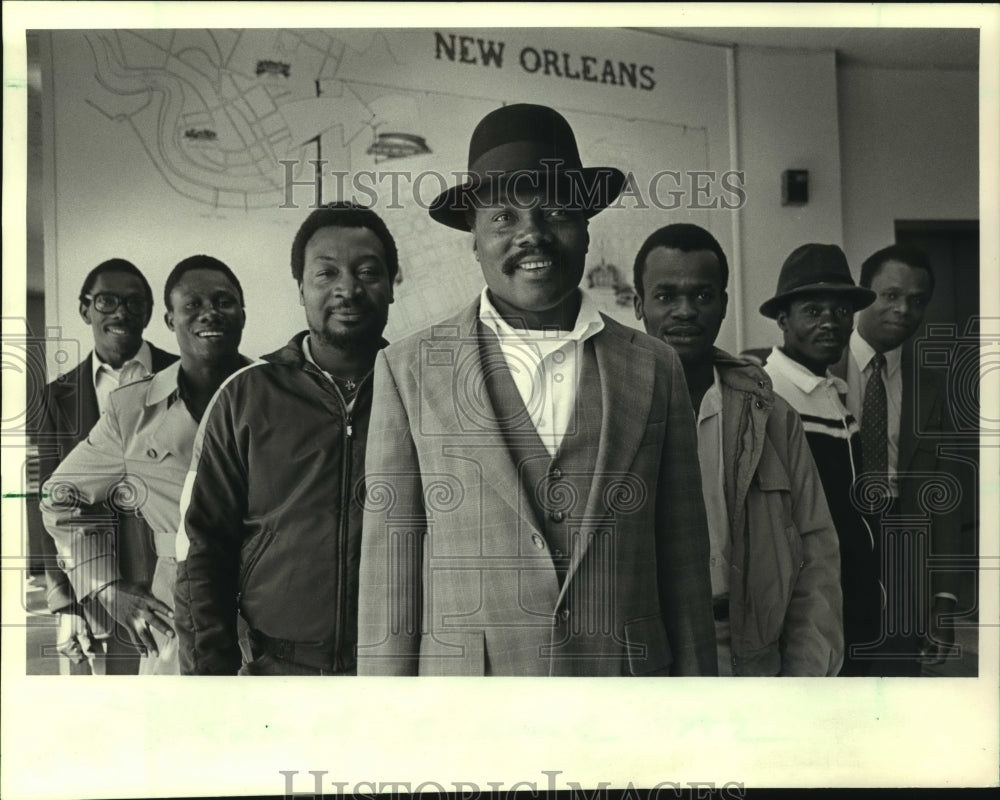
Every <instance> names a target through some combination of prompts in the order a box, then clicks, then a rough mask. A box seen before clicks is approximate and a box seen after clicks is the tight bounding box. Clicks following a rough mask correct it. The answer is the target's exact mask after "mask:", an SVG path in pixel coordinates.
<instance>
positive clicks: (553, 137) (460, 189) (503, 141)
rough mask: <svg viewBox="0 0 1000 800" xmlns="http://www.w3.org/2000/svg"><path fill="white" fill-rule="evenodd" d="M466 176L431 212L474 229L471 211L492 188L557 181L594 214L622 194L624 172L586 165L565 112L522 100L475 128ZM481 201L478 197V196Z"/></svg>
mask: <svg viewBox="0 0 1000 800" xmlns="http://www.w3.org/2000/svg"><path fill="white" fill-rule="evenodd" d="M468 173H469V175H468V177H467V178H466V180H465V182H464V183H462V184H460V185H458V186H452V187H451V188H450V189H448V190H447V191H445V192H442V193H441V194H440V195H438V196H437V198H435V200H434V202H433V203H431V207H430V214H431V218H432V219H434V220H435V221H437V222H440V223H441V224H442V225H447V226H449V227H451V228H457V229H458V230H460V231H467V230H470V228H469V223H468V221H467V219H466V212H468V211H471V210H472V209H474V208H476V206H477V204H482V203H483V202H485V199H484V198H485V197H486V196H488V194H489V192H490V191H491V190H493V189H497V188H500V187H502V186H509V187H510V188H511V191H512V192H514V193H515V196H517V193H518V187H522V186H523V187H528V186H542V185H544V186H546V187H547V186H549V185H550V184H553V185H555V186H558V187H559V190H560V191H561V192H563V193H564V196H565V197H567V198H568V200H569V202H570V204H571V205H574V206H576V207H579V208H580V209H581V210H582V211H583V214H584V216H585V217H586V218H587V219H589V218H590V217H592V216H594V215H595V214H597V213H598V212H600V211H603V210H604V209H605V208H607V207H608V206H609V205H611V203H612V202H614V199H615V198H616V197H618V195H619V193H620V192H621V190H622V186H624V184H625V175H624V174H622V172H621V170H619V169H615V168H614V167H584V166H583V165H582V164H581V163H580V152H579V150H577V147H576V137H575V136H574V135H573V129H572V128H571V127H570V126H569V123H568V122H567V121H566V118H565V117H563V116H562V114H560V113H559V112H558V111H556V110H555V109H552V108H549V107H547V106H538V105H531V104H528V103H518V104H516V105H511V106H503V107H502V108H498V109H496V110H495V111H491V112H490V113H489V114H487V115H486V116H485V117H483V119H482V120H481V121H480V123H479V124H478V125H477V126H476V129H475V130H474V131H473V132H472V140H471V141H470V142H469V168H468ZM477 201H478V202H477Z"/></svg>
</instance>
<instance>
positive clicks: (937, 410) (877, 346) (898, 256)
mask: <svg viewBox="0 0 1000 800" xmlns="http://www.w3.org/2000/svg"><path fill="white" fill-rule="evenodd" d="M860 283H861V285H862V286H867V287H869V288H870V289H871V290H872V291H873V292H874V293H875V302H873V303H872V304H871V305H870V306H868V307H867V308H866V309H864V310H863V311H861V312H860V313H859V314H858V318H857V329H856V330H855V331H854V332H853V333H852V334H851V339H850V346H849V347H848V348H846V349H845V351H844V356H843V358H841V359H840V361H839V362H838V363H837V364H836V365H834V367H833V368H832V369H833V372H834V374H836V375H838V376H840V377H841V378H843V379H844V380H846V381H847V387H848V392H847V407H848V408H849V409H850V411H851V413H852V414H853V415H854V417H855V419H857V420H858V423H859V425H860V426H861V438H862V443H863V446H862V451H863V461H864V471H865V472H866V473H873V474H876V475H879V476H884V479H885V485H886V487H887V489H888V493H889V496H890V498H891V502H890V505H889V508H888V509H886V515H885V516H886V517H889V518H891V517H911V518H913V517H922V516H924V515H925V514H927V511H926V509H925V507H924V505H923V503H922V502H921V497H920V495H921V494H922V493H923V491H924V489H925V485H926V484H925V481H927V480H928V477H929V476H934V475H938V474H941V473H945V474H947V473H954V472H955V462H954V461H951V460H949V459H947V458H944V457H941V456H940V455H939V454H938V452H937V445H938V443H939V442H940V441H941V436H942V435H946V434H948V433H950V432H951V431H952V430H953V428H952V423H951V420H950V414H949V410H948V391H947V387H946V386H945V385H944V382H943V381H942V380H941V379H940V376H938V375H936V373H935V371H934V370H927V369H923V370H921V369H918V368H917V364H916V359H915V357H914V353H913V346H912V342H913V336H914V334H916V332H917V330H918V329H919V327H920V325H921V323H922V322H923V319H924V313H925V312H926V310H927V306H928V304H929V303H930V301H931V298H932V296H933V294H934V272H933V271H932V269H931V263H930V260H929V259H928V257H927V255H926V254H925V253H924V252H923V251H921V250H920V249H918V248H915V247H912V246H908V245H899V244H896V245H890V246H889V247H885V248H883V249H881V250H879V251H878V252H876V253H873V254H872V255H871V256H870V257H869V258H867V259H866V260H865V262H864V263H863V264H862V265H861V276H860ZM960 512H961V508H960V507H959V505H957V504H955V505H954V507H953V508H951V510H949V511H947V512H945V513H940V512H939V511H937V510H934V512H932V513H931V514H930V517H931V522H932V524H931V528H930V535H931V544H930V550H931V552H932V553H934V554H935V555H959V554H961V552H962V550H963V548H962V542H961V513H960ZM880 522H881V519H880V518H878V517H876V518H875V519H874V524H875V525H876V526H879V523H880ZM877 544H878V545H879V547H878V548H877V549H878V550H879V551H881V550H882V546H883V545H884V542H883V541H882V537H877ZM887 558H888V555H887V554H883V558H882V560H883V561H885V560H886V559H887ZM915 561H916V560H915V559H912V560H910V561H909V562H907V564H906V566H904V567H903V570H904V571H899V568H898V567H897V566H896V565H890V564H888V563H884V564H883V567H882V572H883V574H892V575H893V577H894V578H895V580H894V581H893V585H892V587H891V588H892V590H893V591H896V592H898V595H897V596H896V597H895V598H892V599H893V600H894V601H895V602H894V604H898V605H900V606H905V605H906V601H905V598H906V597H913V598H919V599H920V600H922V601H926V602H927V606H926V610H925V612H923V613H926V614H927V616H928V624H927V625H924V624H922V623H923V619H921V620H919V622H918V624H912V622H911V621H910V620H907V621H906V623H907V624H905V625H896V626H893V627H895V628H896V630H886V631H885V632H884V641H883V643H882V646H881V649H880V656H881V657H880V658H879V660H878V662H877V663H875V664H874V669H875V670H876V674H878V675H904V676H918V675H920V674H921V671H922V661H927V662H928V663H938V662H940V661H941V660H943V659H944V657H945V655H946V654H947V652H948V650H949V648H950V645H951V644H952V642H953V641H954V636H955V634H954V629H953V628H951V627H950V625H946V624H944V620H945V619H946V615H948V614H954V613H955V611H956V609H957V599H958V598H957V592H958V586H957V581H956V577H957V573H955V572H948V571H935V572H934V573H933V574H932V576H931V582H932V586H931V587H930V589H931V591H927V590H926V589H924V588H922V587H923V585H924V584H925V582H926V581H927V577H926V576H925V575H922V574H919V569H920V567H917V568H914V566H913V564H914V563H915ZM932 595H933V596H932ZM921 631H927V633H926V635H925V636H923V637H922V636H921ZM922 656H923V658H922Z"/></svg>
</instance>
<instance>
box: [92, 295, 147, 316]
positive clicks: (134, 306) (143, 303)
mask: <svg viewBox="0 0 1000 800" xmlns="http://www.w3.org/2000/svg"><path fill="white" fill-rule="evenodd" d="M84 298H85V299H87V300H90V301H92V302H93V304H94V308H96V309H97V310H98V311H100V312H101V313H102V314H110V313H112V312H113V311H115V310H116V309H117V308H118V306H120V305H124V306H125V310H126V311H128V313H129V314H135V315H136V316H139V315H141V314H145V313H146V312H147V311H149V308H150V302H149V300H147V299H146V298H145V297H142V296H141V295H138V294H133V295H129V296H128V297H122V296H121V295H118V294H115V293H114V292H98V293H97V294H85V295H84Z"/></svg>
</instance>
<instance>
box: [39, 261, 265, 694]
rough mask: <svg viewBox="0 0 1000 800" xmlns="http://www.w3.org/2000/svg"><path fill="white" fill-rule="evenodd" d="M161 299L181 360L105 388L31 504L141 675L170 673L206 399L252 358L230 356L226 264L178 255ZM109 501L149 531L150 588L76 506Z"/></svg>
mask: <svg viewBox="0 0 1000 800" xmlns="http://www.w3.org/2000/svg"><path fill="white" fill-rule="evenodd" d="M163 299H164V303H165V304H166V308H167V311H166V314H165V315H164V320H165V322H166V324H167V327H168V328H169V329H170V330H171V331H173V332H174V334H175V335H176V336H177V345H178V347H179V349H180V351H181V357H180V361H178V362H175V363H174V364H172V365H171V366H169V367H167V368H166V369H164V370H163V371H161V372H158V373H156V374H155V375H152V376H150V377H148V378H145V379H143V380H141V381H138V382H137V383H133V384H131V385H129V386H126V387H122V388H121V389H118V390H117V391H115V392H112V393H111V395H110V397H109V398H108V406H107V410H106V413H105V414H103V415H102V416H101V419H100V421H99V422H98V423H97V425H96V426H95V427H94V429H93V430H92V431H91V432H90V434H89V435H88V436H87V438H86V439H85V440H84V441H82V442H80V444H78V445H77V446H76V448H74V450H73V452H72V453H70V454H69V456H67V457H66V459H65V460H64V461H63V462H62V464H60V465H59V468H58V469H57V470H56V471H55V473H54V474H53V475H52V478H51V480H49V481H48V482H47V483H46V485H45V495H46V497H45V499H44V500H43V501H42V504H41V509H42V515H43V519H44V521H45V526H46V528H47V529H48V531H49V533H50V534H51V536H52V538H53V539H54V540H55V542H56V545H57V547H58V550H59V553H60V556H61V559H62V563H63V564H64V565H65V568H66V570H67V573H68V575H69V579H70V581H71V582H72V584H73V588H74V590H75V592H76V595H77V597H79V598H81V599H83V598H87V599H89V600H90V602H91V603H93V602H99V603H100V604H101V605H102V606H103V607H104V608H105V609H106V610H107V611H108V613H109V614H110V615H111V616H112V617H113V618H114V619H116V620H117V621H118V623H119V624H120V625H122V626H123V627H124V628H125V630H126V631H128V632H129V634H130V635H131V636H132V637H133V639H134V640H135V641H136V643H137V644H139V645H140V647H141V648H142V650H143V651H144V652H145V653H146V656H147V657H146V658H144V659H143V661H142V663H141V665H140V668H139V673H140V674H141V675H157V674H159V675H176V674H177V672H178V667H177V647H176V643H175V640H174V631H173V628H172V627H171V625H170V619H171V618H172V617H173V590H174V580H175V577H176V561H175V558H174V548H175V543H176V538H177V527H178V524H179V519H178V501H179V500H180V495H181V487H182V486H183V483H184V478H185V477H186V475H187V471H188V466H189V465H190V463H191V448H192V445H193V444H194V437H195V432H196V431H197V429H198V421H199V420H200V419H201V416H202V413H203V412H204V410H205V407H206V406H207V405H208V401H209V400H210V399H211V397H212V395H213V394H214V393H215V391H216V389H218V388H219V386H220V385H221V384H222V382H223V381H224V380H225V379H226V378H227V377H229V375H231V374H232V373H233V372H235V371H236V370H237V369H238V368H239V367H241V366H245V365H246V364H248V363H250V362H249V359H247V358H244V357H243V356H241V355H240V354H239V351H238V348H239V343H240V339H241V337H242V335H243V325H244V322H245V321H246V314H245V312H244V310H243V289H242V287H241V286H240V283H239V281H238V280H237V278H236V276H235V275H234V274H233V272H232V270H230V269H229V267H228V266H226V265H225V264H223V263H222V262H221V261H219V260H218V259H215V258H212V257H211V256H205V255H198V256H192V257H190V258H186V259H184V260H183V261H181V262H180V263H179V264H177V266H175V267H174V269H173V270H172V271H171V273H170V275H169V276H168V277H167V282H166V286H165V288H164V292H163ZM116 497H117V499H118V501H119V502H123V503H127V505H128V506H130V507H131V508H134V509H135V511H137V512H138V513H140V514H141V515H142V517H143V519H145V520H146V522H147V523H148V524H149V525H150V526H151V528H152V529H153V537H152V548H151V550H152V552H151V553H150V554H149V555H150V556H151V557H152V559H155V561H156V568H155V571H154V573H153V580H152V587H151V589H148V590H147V589H146V588H145V587H144V586H141V585H138V584H136V583H133V582H131V581H128V580H124V579H123V578H122V575H121V573H120V571H119V569H118V564H117V561H116V558H115V552H114V549H113V547H112V546H111V543H110V542H109V541H108V538H107V537H105V536H102V535H100V534H95V533H94V532H93V530H92V525H93V522H92V521H91V522H90V523H89V524H88V519H87V517H86V515H85V514H81V513H80V510H79V509H77V505H78V504H79V503H81V502H82V503H84V504H86V505H93V504H95V503H99V502H101V501H103V500H104V499H105V498H109V500H110V501H111V502H114V501H115V499H116ZM132 544H133V545H135V546H137V547H142V546H143V545H144V544H145V542H143V541H140V542H135V543H132Z"/></svg>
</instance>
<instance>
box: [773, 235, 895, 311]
mask: <svg viewBox="0 0 1000 800" xmlns="http://www.w3.org/2000/svg"><path fill="white" fill-rule="evenodd" d="M810 292H835V293H837V294H841V295H844V297H845V299H846V300H848V301H849V302H850V303H851V305H852V306H854V310H855V311H860V310H861V309H862V308H867V307H868V306H870V305H871V304H872V303H874V302H875V292H873V291H872V290H871V289H865V288H864V287H862V286H857V285H856V284H855V283H854V278H852V277H851V270H850V268H849V267H848V266H847V256H845V255H844V251H843V250H841V249H840V248H839V247H837V245H835V244H804V245H802V246H801V247H796V248H795V249H794V250H793V251H792V252H791V255H789V256H788V258H786V259H785V263H784V264H782V265H781V273H780V274H779V275H778V291H777V292H776V293H775V295H774V297H772V298H771V299H770V300H768V301H767V302H765V303H764V304H763V305H762V306H761V307H760V313H761V314H763V315H764V316H765V317H770V318H771V319H775V318H776V317H777V316H778V311H779V310H780V309H781V307H782V306H783V305H784V304H785V303H786V302H787V301H788V300H790V299H792V298H793V297H796V296H797V295H801V294H807V293H810Z"/></svg>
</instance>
